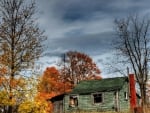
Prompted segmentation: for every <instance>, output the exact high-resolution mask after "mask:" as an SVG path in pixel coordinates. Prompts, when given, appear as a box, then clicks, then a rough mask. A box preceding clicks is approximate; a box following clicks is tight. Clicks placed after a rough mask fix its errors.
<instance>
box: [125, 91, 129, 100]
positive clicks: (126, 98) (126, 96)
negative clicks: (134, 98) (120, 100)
mask: <svg viewBox="0 0 150 113" xmlns="http://www.w3.org/2000/svg"><path fill="white" fill-rule="evenodd" d="M124 100H128V93H127V92H124Z"/></svg>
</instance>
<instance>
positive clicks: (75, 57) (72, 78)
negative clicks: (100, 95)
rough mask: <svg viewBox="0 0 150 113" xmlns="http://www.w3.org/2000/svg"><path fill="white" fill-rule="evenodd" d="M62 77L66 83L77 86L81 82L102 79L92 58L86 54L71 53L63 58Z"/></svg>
mask: <svg viewBox="0 0 150 113" xmlns="http://www.w3.org/2000/svg"><path fill="white" fill-rule="evenodd" d="M60 66H61V69H60V72H61V75H62V78H64V80H65V81H69V82H71V83H72V84H73V85H76V84H77V83H78V82H79V81H82V80H88V79H101V76H100V73H101V71H100V69H99V68H98V67H97V66H96V64H95V63H94V61H93V60H92V58H91V57H90V56H88V55H86V54H84V53H81V52H77V51H69V52H67V53H66V54H64V56H63V57H62V63H61V65H60Z"/></svg>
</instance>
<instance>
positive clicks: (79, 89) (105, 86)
mask: <svg viewBox="0 0 150 113" xmlns="http://www.w3.org/2000/svg"><path fill="white" fill-rule="evenodd" d="M125 81H127V77H116V78H107V79H101V80H88V81H82V82H80V83H79V84H77V86H76V87H75V88H74V89H73V91H72V92H71V94H88V93H94V92H108V91H115V90H120V89H121V88H122V86H123V85H124V83H125Z"/></svg>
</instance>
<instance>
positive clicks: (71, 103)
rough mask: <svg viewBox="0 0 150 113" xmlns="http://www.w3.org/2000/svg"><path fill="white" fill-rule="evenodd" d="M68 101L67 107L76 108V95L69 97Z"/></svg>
mask: <svg viewBox="0 0 150 113" xmlns="http://www.w3.org/2000/svg"><path fill="white" fill-rule="evenodd" d="M69 99H70V100H69V107H76V106H78V97H77V96H76V95H71V96H70V98H69Z"/></svg>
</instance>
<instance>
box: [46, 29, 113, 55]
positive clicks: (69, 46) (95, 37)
mask: <svg viewBox="0 0 150 113" xmlns="http://www.w3.org/2000/svg"><path fill="white" fill-rule="evenodd" d="M114 38H115V37H114V35H113V33H110V32H108V33H102V34H87V35H83V36H82V35H81V36H72V37H63V38H60V39H55V40H53V44H51V45H50V46H49V48H53V49H52V50H53V52H52V51H51V52H47V53H46V55H48V56H57V55H58V56H60V54H62V52H63V51H62V50H61V49H58V48H63V49H64V50H67V51H70V50H73V51H79V52H85V53H87V54H90V55H94V54H103V53H104V52H107V51H108V50H109V51H110V49H112V48H111V47H112V43H111V42H112V40H113V39H114ZM56 45H58V46H57V47H56ZM58 50H60V51H58Z"/></svg>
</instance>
